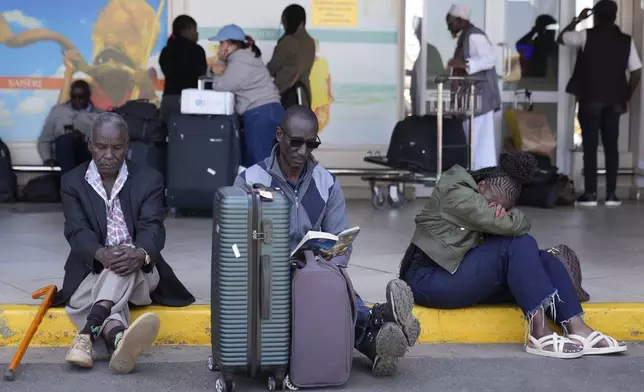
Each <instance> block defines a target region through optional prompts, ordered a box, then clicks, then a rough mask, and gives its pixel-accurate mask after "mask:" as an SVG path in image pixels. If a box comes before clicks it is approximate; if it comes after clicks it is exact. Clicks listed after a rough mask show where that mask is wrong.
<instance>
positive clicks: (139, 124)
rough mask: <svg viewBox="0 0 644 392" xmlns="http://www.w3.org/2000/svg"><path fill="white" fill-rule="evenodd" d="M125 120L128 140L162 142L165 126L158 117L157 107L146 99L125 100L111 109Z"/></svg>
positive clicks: (165, 133)
mask: <svg viewBox="0 0 644 392" xmlns="http://www.w3.org/2000/svg"><path fill="white" fill-rule="evenodd" d="M112 111H113V112H114V113H118V114H120V115H121V116H122V117H123V118H124V119H125V121H126V122H127V127H128V130H129V134H130V140H134V141H137V140H140V141H144V142H164V141H165V137H166V135H167V132H166V126H165V124H164V123H163V121H162V120H161V118H160V117H159V109H158V108H157V106H156V105H155V104H153V103H152V102H150V101H148V100H147V99H136V100H133V101H127V102H126V103H124V104H123V105H121V106H119V107H116V108H114V109H112Z"/></svg>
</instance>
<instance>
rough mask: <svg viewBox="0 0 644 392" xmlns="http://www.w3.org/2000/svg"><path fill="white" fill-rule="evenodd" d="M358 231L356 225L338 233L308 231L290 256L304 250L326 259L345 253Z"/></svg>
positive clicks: (358, 228)
mask: <svg viewBox="0 0 644 392" xmlns="http://www.w3.org/2000/svg"><path fill="white" fill-rule="evenodd" d="M358 233H360V227H358V226H356V227H353V228H351V229H347V230H345V231H343V232H342V233H340V234H338V235H333V234H330V233H325V232H322V231H309V232H308V233H306V235H305V236H304V238H302V241H300V243H299V244H298V245H297V248H295V250H294V251H293V252H292V253H291V257H293V256H295V255H297V254H302V252H304V251H306V250H310V251H313V253H315V254H316V255H320V256H322V257H324V258H325V259H327V260H330V259H332V258H334V257H338V256H342V255H344V254H346V253H347V251H348V250H349V247H350V246H351V244H352V243H353V241H354V240H355V239H356V237H357V236H358Z"/></svg>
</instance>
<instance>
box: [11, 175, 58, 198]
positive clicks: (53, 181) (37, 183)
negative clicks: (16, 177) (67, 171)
mask: <svg viewBox="0 0 644 392" xmlns="http://www.w3.org/2000/svg"><path fill="white" fill-rule="evenodd" d="M20 201H24V202H29V203H57V202H59V201H60V174H59V173H55V174H45V175H42V176H40V177H36V178H34V179H32V180H30V181H29V182H28V183H27V185H25V187H24V188H22V193H21V197H20Z"/></svg>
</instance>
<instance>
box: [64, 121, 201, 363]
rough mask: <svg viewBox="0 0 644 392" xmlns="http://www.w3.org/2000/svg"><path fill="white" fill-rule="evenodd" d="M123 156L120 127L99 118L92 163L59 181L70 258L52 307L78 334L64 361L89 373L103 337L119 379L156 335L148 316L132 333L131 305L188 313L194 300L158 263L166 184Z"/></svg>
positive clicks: (123, 125) (156, 323) (156, 326)
mask: <svg viewBox="0 0 644 392" xmlns="http://www.w3.org/2000/svg"><path fill="white" fill-rule="evenodd" d="M127 149H128V131H127V124H126V123H125V120H123V118H122V117H121V116H119V115H118V114H116V113H103V114H101V115H99V116H98V118H97V119H96V121H95V122H94V126H93V128H92V131H91V136H90V140H89V150H90V151H91V153H92V160H91V161H90V162H89V163H85V164H82V165H80V166H78V167H77V168H76V169H74V170H72V171H70V172H69V173H67V174H65V175H64V176H63V177H62V181H61V193H62V199H63V213H64V215H65V238H66V239H67V242H69V245H70V247H71V252H70V254H69V257H68V258H67V263H66V264H65V278H64V280H63V287H62V290H61V291H59V292H58V294H57V295H56V298H55V300H54V306H62V305H65V306H66V309H65V310H66V311H67V314H68V316H69V317H70V318H71V320H72V321H73V322H74V324H75V325H76V326H77V327H78V329H79V330H80V333H79V334H78V335H76V336H75V337H74V342H73V344H72V347H71V348H70V349H69V351H68V353H67V355H66V357H65V360H66V361H67V362H69V363H71V364H73V365H76V366H79V367H85V368H90V367H92V366H93V361H92V351H93V347H92V346H93V343H94V342H96V341H97V340H98V339H99V338H100V337H102V338H103V339H104V340H105V343H106V345H107V347H108V349H109V350H113V354H112V357H111V360H110V368H111V369H112V370H113V371H114V372H117V373H128V372H130V371H131V370H132V369H133V368H134V365H135V361H136V359H137V358H138V356H139V355H140V354H141V352H142V351H143V350H144V349H145V348H146V347H147V346H149V345H151V344H152V342H153V341H154V339H155V337H156V335H157V332H158V331H159V319H158V317H157V316H156V315H154V314H152V313H145V314H143V315H142V316H141V317H139V318H138V319H137V320H136V321H134V323H132V325H130V310H129V305H128V304H133V305H137V306H142V305H150V304H151V303H153V302H154V303H158V304H162V305H167V306H187V305H189V304H191V303H193V302H194V300H195V299H194V297H193V296H192V295H191V294H190V293H189V292H188V290H186V288H185V287H184V286H183V285H182V284H181V282H179V280H178V279H177V277H176V276H175V275H174V272H173V271H172V268H170V266H169V265H168V264H167V263H166V262H165V261H164V260H163V257H162V256H161V249H163V246H164V244H165V227H164V225H163V220H164V218H165V210H164V207H163V177H162V175H161V174H160V173H159V172H157V171H155V170H154V169H152V168H149V167H146V166H136V165H134V164H132V163H130V162H125V154H126V152H127ZM128 326H129V327H128Z"/></svg>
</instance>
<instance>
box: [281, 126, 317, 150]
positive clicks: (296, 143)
mask: <svg viewBox="0 0 644 392" xmlns="http://www.w3.org/2000/svg"><path fill="white" fill-rule="evenodd" d="M279 129H280V130H281V131H282V134H283V135H284V136H286V137H287V138H288V144H289V145H290V146H291V147H293V148H300V147H302V146H303V145H304V144H306V148H307V149H308V150H315V149H316V148H318V147H320V144H322V141H320V137H319V136H316V137H315V140H304V139H302V138H298V137H291V135H289V134H288V133H286V132H285V131H284V130H283V129H282V128H279Z"/></svg>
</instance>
